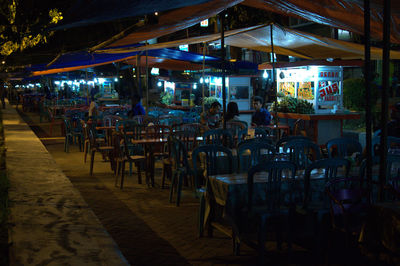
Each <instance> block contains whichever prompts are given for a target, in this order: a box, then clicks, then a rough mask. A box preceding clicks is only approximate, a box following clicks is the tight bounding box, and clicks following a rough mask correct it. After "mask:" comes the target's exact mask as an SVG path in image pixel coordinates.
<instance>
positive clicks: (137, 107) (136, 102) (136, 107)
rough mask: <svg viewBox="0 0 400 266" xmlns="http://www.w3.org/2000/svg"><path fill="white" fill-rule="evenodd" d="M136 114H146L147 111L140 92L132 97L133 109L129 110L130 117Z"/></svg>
mask: <svg viewBox="0 0 400 266" xmlns="http://www.w3.org/2000/svg"><path fill="white" fill-rule="evenodd" d="M135 115H146V111H145V110H144V108H143V105H142V104H141V103H140V96H139V95H138V94H135V95H133V97H132V110H130V111H129V113H128V117H130V118H132V117H134V116H135Z"/></svg>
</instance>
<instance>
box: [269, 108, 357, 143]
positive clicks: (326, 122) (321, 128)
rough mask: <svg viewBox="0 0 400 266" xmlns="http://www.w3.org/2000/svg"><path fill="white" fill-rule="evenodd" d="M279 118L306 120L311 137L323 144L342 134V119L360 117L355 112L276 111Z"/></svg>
mask: <svg viewBox="0 0 400 266" xmlns="http://www.w3.org/2000/svg"><path fill="white" fill-rule="evenodd" d="M277 116H278V117H279V118H281V119H282V118H284V119H286V120H289V119H293V120H298V119H301V120H303V121H304V122H306V121H308V124H309V126H308V129H311V131H312V133H313V134H312V135H313V136H311V137H312V139H313V140H314V141H315V142H316V143H317V144H319V145H324V144H326V142H327V141H328V140H330V139H333V138H338V137H341V136H343V120H347V119H360V117H361V116H360V114H359V113H355V112H338V113H331V114H326V113H324V114H297V113H281V112H278V113H277Z"/></svg>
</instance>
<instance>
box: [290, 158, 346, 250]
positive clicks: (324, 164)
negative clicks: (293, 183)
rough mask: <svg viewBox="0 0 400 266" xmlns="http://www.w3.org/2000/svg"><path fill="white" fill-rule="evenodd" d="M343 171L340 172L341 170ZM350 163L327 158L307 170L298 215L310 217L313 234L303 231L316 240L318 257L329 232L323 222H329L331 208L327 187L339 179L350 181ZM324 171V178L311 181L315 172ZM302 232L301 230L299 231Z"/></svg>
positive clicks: (341, 159)
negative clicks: (328, 183) (329, 182)
mask: <svg viewBox="0 0 400 266" xmlns="http://www.w3.org/2000/svg"><path fill="white" fill-rule="evenodd" d="M340 168H341V169H343V168H344V170H342V171H340V170H339V169H340ZM349 168H350V161H348V160H346V159H343V158H327V159H321V160H318V161H315V162H313V163H312V164H310V165H309V166H308V167H307V168H306V169H305V176H304V191H301V192H303V194H304V197H303V204H302V206H300V208H298V209H297V211H296V213H297V215H302V216H305V217H310V218H312V219H311V225H309V228H312V232H307V230H303V231H305V232H303V234H304V233H305V234H307V233H308V234H311V236H312V237H313V238H314V239H315V241H314V243H313V244H314V252H315V254H316V256H319V255H320V254H321V253H322V249H323V243H326V241H327V240H326V238H327V231H328V228H327V227H326V223H324V222H323V221H326V220H329V214H330V206H329V197H328V196H327V194H326V191H325V185H326V183H327V182H328V181H332V180H335V179H337V178H346V179H348V172H349ZM316 170H318V171H323V174H322V175H323V178H319V179H313V180H311V176H312V172H313V171H316ZM297 231H298V232H300V231H301V230H297Z"/></svg>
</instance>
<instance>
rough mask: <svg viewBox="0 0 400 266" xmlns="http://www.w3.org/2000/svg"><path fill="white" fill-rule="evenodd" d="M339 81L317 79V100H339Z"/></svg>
mask: <svg viewBox="0 0 400 266" xmlns="http://www.w3.org/2000/svg"><path fill="white" fill-rule="evenodd" d="M339 87H340V84H339V81H319V82H318V101H320V102H337V101H339V100H340V91H339Z"/></svg>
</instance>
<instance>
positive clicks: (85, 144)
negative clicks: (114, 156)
mask: <svg viewBox="0 0 400 266" xmlns="http://www.w3.org/2000/svg"><path fill="white" fill-rule="evenodd" d="M88 149H89V142H85V143H84V147H83V152H84V153H85V154H84V156H83V162H84V163H86V158H87V154H88Z"/></svg>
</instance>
